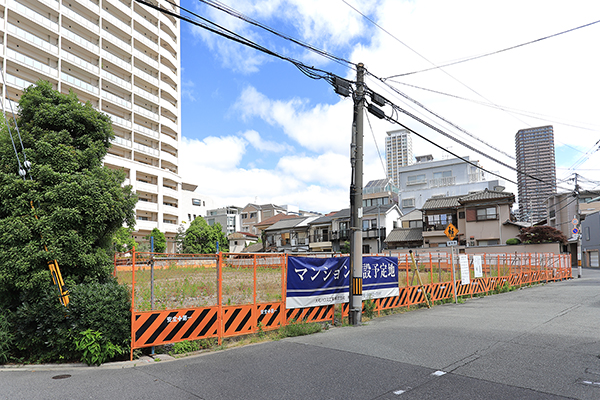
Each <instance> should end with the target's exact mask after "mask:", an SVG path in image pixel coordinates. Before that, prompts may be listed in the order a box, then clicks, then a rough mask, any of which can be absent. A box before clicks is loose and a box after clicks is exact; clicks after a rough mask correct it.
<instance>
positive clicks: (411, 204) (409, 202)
mask: <svg viewBox="0 0 600 400" xmlns="http://www.w3.org/2000/svg"><path fill="white" fill-rule="evenodd" d="M414 206H415V199H402V208H408V207H414Z"/></svg>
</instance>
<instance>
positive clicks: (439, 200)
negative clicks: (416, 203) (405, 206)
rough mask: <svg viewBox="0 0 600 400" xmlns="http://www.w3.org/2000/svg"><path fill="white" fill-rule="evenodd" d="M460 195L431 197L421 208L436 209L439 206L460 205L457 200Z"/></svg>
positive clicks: (452, 206) (454, 206)
mask: <svg viewBox="0 0 600 400" xmlns="http://www.w3.org/2000/svg"><path fill="white" fill-rule="evenodd" d="M460 197H461V196H450V197H432V198H429V199H427V201H426V202H425V204H423V210H437V209H440V208H457V207H459V206H460V203H459V202H458V200H459V199H460Z"/></svg>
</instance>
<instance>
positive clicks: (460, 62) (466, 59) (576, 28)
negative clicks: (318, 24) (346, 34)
mask: <svg viewBox="0 0 600 400" xmlns="http://www.w3.org/2000/svg"><path fill="white" fill-rule="evenodd" d="M342 1H343V0H342ZM344 2H345V1H344ZM599 22H600V20H598V21H594V22H590V23H588V24H584V25H580V26H577V27H575V28H571V29H567V30H566V31H562V32H558V33H555V34H553V35H548V36H544V37H541V38H539V39H535V40H530V41H529V42H525V43H521V44H518V45H515V46H510V47H507V48H504V49H501V50H496V51H492V52H489V53H485V54H481V55H478V56H474V57H469V58H465V59H463V60H458V61H452V62H449V63H447V64H442V65H436V66H435V67H431V68H426V69H422V70H418V71H413V72H406V73H403V74H397V75H392V76H388V77H387V78H384V79H390V78H397V77H401V76H407V75H414V74H418V73H421V72H427V71H433V70H436V69H440V68H445V67H449V66H451V65H456V64H462V63H465V62H467V61H473V60H478V59H480V58H484V57H488V56H492V55H495V54H499V53H503V52H505V51H509V50H514V49H518V48H519V47H523V46H527V45H530V44H533V43H537V42H541V41H543V40H546V39H550V38H553V37H556V36H560V35H564V34H565V33H569V32H573V31H576V30H578V29H582V28H587V27H588V26H592V25H594V24H597V23H599Z"/></svg>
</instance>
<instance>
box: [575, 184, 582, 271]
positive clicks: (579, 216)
mask: <svg viewBox="0 0 600 400" xmlns="http://www.w3.org/2000/svg"><path fill="white" fill-rule="evenodd" d="M575 195H576V198H577V200H576V202H577V217H576V218H577V225H576V228H578V229H577V277H578V278H581V208H580V207H579V185H578V184H577V173H576V174H575Z"/></svg>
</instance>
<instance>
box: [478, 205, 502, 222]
mask: <svg viewBox="0 0 600 400" xmlns="http://www.w3.org/2000/svg"><path fill="white" fill-rule="evenodd" d="M489 219H498V214H497V213H496V207H487V208H478V209H477V221H486V220H489Z"/></svg>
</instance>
